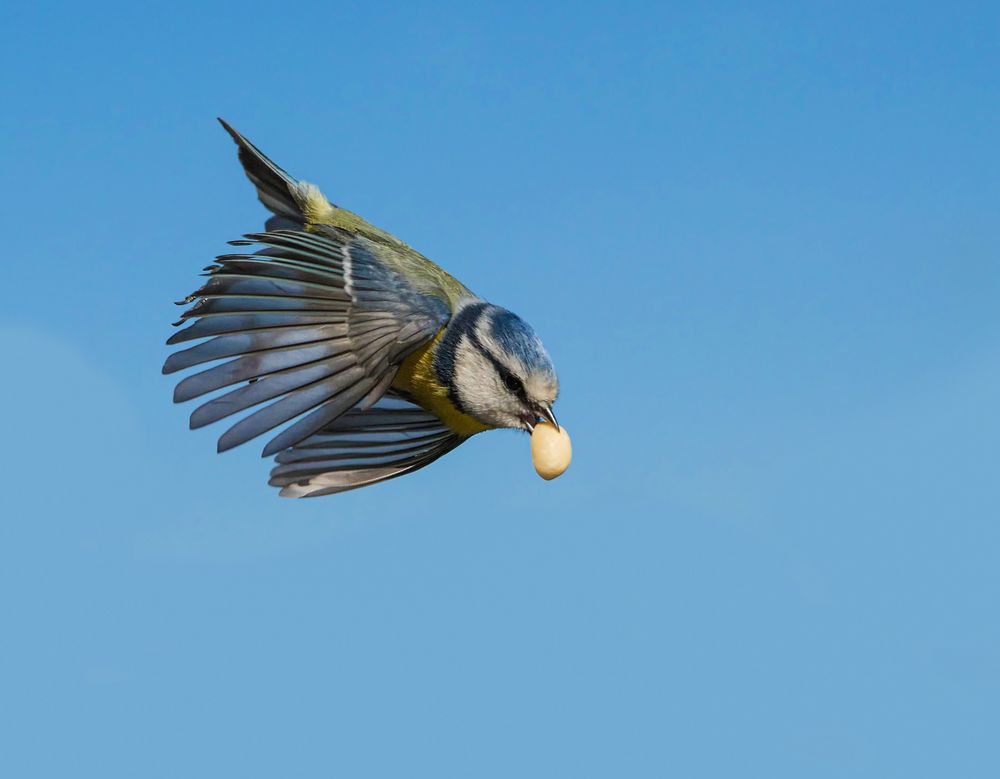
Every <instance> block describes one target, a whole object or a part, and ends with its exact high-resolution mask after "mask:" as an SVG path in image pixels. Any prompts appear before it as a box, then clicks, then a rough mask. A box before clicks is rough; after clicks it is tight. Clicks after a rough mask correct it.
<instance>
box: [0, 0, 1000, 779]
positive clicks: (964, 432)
mask: <svg viewBox="0 0 1000 779" xmlns="http://www.w3.org/2000/svg"><path fill="white" fill-rule="evenodd" d="M4 27H5V30H4V35H3V37H4V45H3V46H2V47H0V65H2V67H3V72H4V73H5V74H6V78H5V79H4V80H3V83H2V84H0V97H2V104H3V105H4V110H3V111H2V112H0V141H2V142H0V170H2V171H3V179H4V183H5V186H4V189H3V193H2V194H0V200H2V204H0V205H2V208H0V223H2V224H3V226H4V253H5V255H6V258H7V261H6V263H5V273H4V289H5V291H6V294H4V295H3V298H2V306H0V354H2V355H3V359H4V369H3V381H2V382H0V398H2V405H3V408H4V409H6V412H5V414H4V428H5V429H4V432H5V436H6V446H5V447H4V453H3V455H2V458H3V469H2V472H3V474H4V475H3V487H4V489H3V492H2V499H0V500H2V507H3V508H2V516H3V520H2V521H0V620H2V625H3V629H2V633H0V701H3V703H2V704H0V774H2V775H3V776H11V777H19V778H20V777H66V776H74V777H90V776H93V777H102V779H108V778H109V777H136V776H141V777H146V778H148V779H153V778H154V777H164V778H166V777H178V776H184V777H188V778H190V779H193V778H195V777H213V779H214V777H220V776H241V777H275V776H282V777H300V776H301V777H312V776H342V777H402V776H406V777H424V776H426V777H435V779H440V778H441V777H558V776H572V777H612V776H623V777H661V776H677V777H694V778H698V777H726V778H727V779H728V778H729V777H734V776H767V777H776V778H783V777H788V778H789V779H793V778H794V779H801V777H810V779H825V778H826V777H830V778H831V779H832V778H833V777H837V778H838V779H839V778H842V777H852V778H853V779H858V778H861V777H872V779H876V778H877V779H886V777H906V778H907V779H913V778H914V777H941V776H961V777H969V778H971V777H995V776H997V775H1000V740H998V739H997V732H998V728H1000V620H998V619H997V608H998V601H1000V565H998V560H1000V477H998V464H1000V444H998V441H1000V412H998V398H1000V309H998V306H997V299H998V295H1000V263H998V260H1000V257H998V251H997V246H998V238H1000V232H998V224H1000V222H998V218H997V217H998V206H1000V185H998V182H1000V145H998V143H997V139H998V137H1000V82H998V73H1000V11H998V10H997V6H996V4H990V3H983V4H974V3H958V4H949V5H948V6H947V8H945V7H944V6H943V5H941V4H931V3H905V4H904V3H879V4H873V3H843V2H838V3H808V4H805V3H768V2H764V3H756V4H753V5H752V7H746V6H744V5H743V4H735V3H719V4H713V5H711V6H708V5H703V4H698V6H697V8H695V7H694V4H675V5H668V4H662V3H628V2H625V3H616V4H609V5H602V4H598V3H579V4H575V6H574V8H573V10H572V11H571V12H570V11H567V9H566V8H565V7H564V6H563V4H557V3H550V4H547V5H529V4H520V3H503V4H495V5H492V6H490V5H483V4H477V3H471V4H470V3H455V4H444V3H439V4H433V3H432V4H379V3H372V2H365V3H322V4H308V3H307V4H297V5H296V6H295V7H294V8H289V9H288V10H286V11H278V10H275V9H274V8H273V7H270V6H266V5H264V4H260V5H257V4H255V3H252V2H249V3H240V4H233V5H228V6H227V5H224V4H213V3H208V4H202V3H199V4H193V3H175V4H172V5H169V6H163V7H159V8H157V7H143V6H141V5H139V4H135V3H132V4H121V5H110V4H103V3H88V4H87V6H86V10H82V9H81V7H80V6H79V5H78V4H70V3H58V2H57V3H45V4H20V5H19V6H18V7H17V8H12V9H10V10H9V11H5V24H4ZM216 116H223V117H225V118H226V119H227V120H228V121H230V122H231V123H232V124H233V125H234V126H235V127H236V128H237V129H238V130H240V131H241V132H242V133H244V134H245V135H246V136H247V137H248V138H250V140H252V141H253V142H254V143H255V144H257V145H258V146H260V147H261V149H262V150H263V151H264V152H265V153H267V154H268V155H270V156H271V157H272V158H273V159H274V160H275V161H276V162H277V163H278V164H280V165H282V166H283V167H285V168H286V169H287V170H288V171H289V172H290V173H292V174H293V175H296V176H299V177H302V178H306V179H308V180H310V181H313V182H315V183H317V184H318V185H319V186H320V187H321V188H322V189H323V191H324V193H325V194H327V195H328V196H329V197H330V198H331V199H332V200H333V201H334V202H336V203H338V204H341V205H344V206H345V207H347V208H350V209H351V210H354V211H356V212H358V213H360V214H362V215H364V216H365V217H366V218H368V219H369V220H371V221H372V222H374V223H375V224H377V225H379V226H381V227H383V228H385V229H388V230H389V231H391V232H393V233H394V234H396V235H398V236H399V237H401V238H402V239H403V240H405V241H406V242H408V243H409V244H411V245H413V246H414V247H416V248H418V249H419V250H421V251H422V252H424V253H425V254H427V255H428V256H430V257H431V258H433V259H435V260H436V261H437V262H439V263H440V264H441V265H442V266H443V267H445V268H446V269H447V270H448V271H449V272H451V273H452V274H454V275H455V276H457V277H458V278H459V279H461V280H462V281H463V282H464V283H465V284H466V285H468V286H469V287H470V288H471V289H473V290H474V291H476V292H477V293H478V294H480V295H482V296H483V297H485V298H487V299H489V300H491V301H493V302H496V303H498V304H500V305H504V306H507V307H509V308H511V309H512V310H514V311H516V312H517V313H518V314H520V315H521V316H523V317H524V318H525V319H526V320H528V321H529V322H531V324H532V325H533V326H534V327H535V329H536V330H537V331H538V332H539V334H540V335H541V336H542V338H543V340H544V341H545V344H546V346H547V348H548V350H549V352H550V353H551V355H552V357H553V359H554V361H555V364H556V367H557V369H558V370H559V374H560V381H561V385H562V395H561V397H560V400H559V402H558V404H557V405H556V411H557V413H558V415H559V419H560V421H561V422H563V423H564V424H565V425H566V426H567V428H568V429H569V430H570V432H571V433H572V435H573V441H574V455H575V461H574V463H573V466H572V468H571V469H570V471H568V472H567V474H566V475H565V476H564V477H562V478H560V479H558V480H557V481H554V482H551V483H545V482H543V481H541V480H540V479H538V478H537V477H536V476H535V475H534V473H533V471H532V469H531V463H530V457H529V450H528V440H527V439H526V438H525V437H524V436H523V435H519V434H516V433H504V432H501V433H492V434H487V435H483V436H480V437H478V438H477V439H475V440H473V441H472V442H470V443H469V444H467V445H465V446H463V447H461V448H460V449H459V450H457V451H456V452H454V453H452V454H451V455H449V456H447V457H446V458H444V459H443V460H441V461H439V462H438V463H435V464H434V465H433V466H431V467H429V468H427V469H425V470H423V471H420V472H419V473H417V474H415V475H413V476H409V477H406V478H403V479H399V480H395V481H393V482H390V483H387V484H384V485H380V486H376V487H374V488H371V489H365V490H360V491H357V492H353V493H349V494H345V495H341V496H336V497H332V498H323V499H318V500H312V501H286V500H280V499H279V498H278V497H277V495H276V491H274V490H273V489H271V488H269V487H267V485H266V477H267V471H268V463H267V462H265V461H262V460H261V459H260V458H259V456H258V455H259V451H260V448H261V447H260V445H259V444H258V443H256V442H254V443H252V444H249V445H246V446H244V447H241V448H240V449H238V450H236V451H233V452H229V453H227V454H225V455H221V456H219V455H216V454H215V439H216V438H217V436H218V435H219V434H220V433H221V432H222V428H221V426H213V427H211V428H209V429H207V430H199V431H197V432H189V431H188V430H187V415H188V414H189V413H190V410H191V407H175V406H173V405H172V403H171V391H172V385H173V383H174V382H173V379H172V378H167V377H163V376H161V375H160V366H161V364H162V362H163V360H164V358H165V357H166V355H167V353H168V349H167V348H166V347H165V346H164V341H165V339H166V338H167V337H168V336H169V335H170V333H171V332H172V330H171V327H170V323H171V322H172V321H173V320H174V319H175V318H176V316H177V314H178V311H179V309H178V308H177V307H175V306H174V305H173V303H172V301H175V300H179V299H181V298H182V297H183V296H184V295H186V294H187V293H189V292H191V291H192V290H193V289H195V288H196V287H197V286H198V284H199V277H198V275H197V274H198V273H199V272H200V270H201V269H202V267H203V266H205V265H207V264H208V263H209V262H211V260H212V258H213V256H214V255H216V254H219V253H223V252H224V251H226V249H227V247H226V244H225V242H226V241H227V240H229V239H232V238H236V237H238V236H239V235H240V234H242V233H245V232H248V231H253V230H257V229H259V228H260V227H261V225H262V222H263V219H264V216H265V213H264V210H263V209H262V207H261V206H260V205H259V204H258V203H257V202H256V199H255V197H254V195H253V191H252V188H251V187H250V185H249V184H248V182H247V181H246V180H245V178H244V177H243V175H242V173H241V171H240V168H239V165H238V163H237V161H236V155H235V148H234V146H233V144H232V142H231V141H230V139H229V138H228V137H227V136H226V135H225V133H224V132H223V131H222V130H221V128H219V126H218V125H217V124H216V123H215V117H216Z"/></svg>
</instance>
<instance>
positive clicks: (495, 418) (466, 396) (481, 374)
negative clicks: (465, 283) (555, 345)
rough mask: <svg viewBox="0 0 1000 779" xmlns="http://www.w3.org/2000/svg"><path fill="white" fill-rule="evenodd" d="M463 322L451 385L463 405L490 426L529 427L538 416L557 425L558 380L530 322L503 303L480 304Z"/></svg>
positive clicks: (531, 426) (532, 426)
mask: <svg viewBox="0 0 1000 779" xmlns="http://www.w3.org/2000/svg"><path fill="white" fill-rule="evenodd" d="M476 309H477V310H475V311H470V314H472V316H469V317H467V318H466V319H465V321H464V322H463V323H461V326H460V331H459V338H458V339H457V341H456V343H455V348H454V355H453V357H454V365H453V371H452V376H451V390H452V392H453V393H454V394H455V395H456V396H457V400H458V402H459V405H460V407H461V408H462V409H463V410H465V412H466V413H468V414H470V415H471V416H473V417H475V418H476V419H477V420H479V421H480V422H482V423H483V424H485V425H488V426H489V427H510V428H518V429H521V430H527V431H529V432H530V431H531V430H533V429H534V427H535V424H536V423H537V422H538V420H539V419H544V420H547V421H549V422H551V423H552V424H553V425H555V426H556V427H558V426H559V424H558V422H556V418H555V414H553V413H552V404H553V403H554V402H555V400H556V396H557V395H558V394H559V379H558V378H557V377H556V371H555V368H554V367H553V366H552V360H551V359H550V358H549V355H548V352H546V351H545V347H544V346H543V345H542V341H541V339H540V338H539V337H538V336H537V335H536V334H535V331H534V330H533V329H532V328H531V326H530V325H529V324H528V323H527V322H525V321H524V320H523V319H521V318H520V317H519V316H517V315H516V314H513V313H511V312H510V311H508V310H507V309H505V308H500V307H499V306H493V305H489V304H480V305H478V306H476Z"/></svg>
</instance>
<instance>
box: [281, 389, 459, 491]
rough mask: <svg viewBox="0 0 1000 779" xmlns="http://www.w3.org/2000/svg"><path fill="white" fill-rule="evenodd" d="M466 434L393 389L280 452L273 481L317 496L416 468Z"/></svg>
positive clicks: (383, 479) (429, 461)
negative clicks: (401, 396)
mask: <svg viewBox="0 0 1000 779" xmlns="http://www.w3.org/2000/svg"><path fill="white" fill-rule="evenodd" d="M465 440H466V439H465V438H463V437H462V436H459V435H456V434H455V433H453V432H452V431H451V430H449V429H448V428H447V427H445V426H444V424H443V423H442V422H441V420H440V419H438V418H437V417H436V416H434V415H433V414H431V413H429V412H427V411H424V410H423V409H422V408H420V407H419V406H415V405H413V404H412V403H409V402H408V401H406V400H403V399H402V398H400V397H398V396H396V395H393V394H392V393H390V394H388V395H386V396H385V397H383V398H382V399H381V400H380V401H379V402H378V403H377V404H376V405H374V406H372V407H371V408H368V409H364V410H362V409H359V408H355V409H352V410H350V411H348V412H347V413H346V414H344V415H342V416H340V417H338V418H337V419H336V420H335V421H334V422H332V423H330V424H329V425H327V426H326V427H324V428H323V429H322V430H320V431H319V432H317V433H315V434H314V435H311V436H309V437H308V438H307V439H305V440H304V441H301V442H299V443H298V444H296V445H295V446H294V447H292V448H291V449H286V450H285V451H283V452H281V453H280V454H278V456H277V458H275V459H276V462H277V463H278V464H277V466H276V467H275V468H274V469H273V470H272V471H271V480H270V484H271V486H274V487H281V495H282V497H286V498H313V497H319V496H321V495H333V494H334V493H338V492H346V491H347V490H353V489H357V488H358V487H367V486H368V485H370V484H375V483H377V482H380V481H385V480H386V479H393V478H395V477H397V476H403V475H405V474H407V473H412V472H413V471H415V470H418V469H419V468H423V467H424V466H425V465H429V464H430V463H432V462H434V461H435V460H436V459H438V458H439V457H441V456H442V455H445V454H447V453H448V452H450V451H451V450H452V449H454V448H455V447H456V446H458V445H459V444H461V443H462V442H463V441H465Z"/></svg>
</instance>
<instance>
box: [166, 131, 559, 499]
mask: <svg viewBox="0 0 1000 779" xmlns="http://www.w3.org/2000/svg"><path fill="white" fill-rule="evenodd" d="M220 122H222V120H220ZM222 125H223V127H225V129H226V130H227V131H228V132H229V134H230V135H231V136H232V138H233V139H234V140H235V141H236V144H237V146H238V148H239V158H240V161H241V162H242V164H243V167H244V171H245V172H246V174H247V177H248V178H249V179H250V181H251V182H252V183H253V184H254V186H255V187H256V188H257V194H258V197H259V199H260V201H261V202H262V203H263V204H264V205H265V206H266V207H267V208H268V209H269V210H270V211H271V212H272V213H273V216H272V217H271V218H270V219H268V220H267V223H266V231H265V232H263V233H251V234H248V235H246V236H245V237H244V239H242V240H239V241H233V242H232V243H233V244H234V245H237V246H251V245H258V246H260V247H263V248H258V249H257V250H256V251H255V252H254V253H252V254H227V255H223V256H221V257H219V258H217V262H216V264H215V265H213V266H210V267H209V268H207V269H206V270H207V275H208V277H209V279H208V281H207V282H206V284H205V285H204V286H202V287H201V288H200V289H199V290H197V291H196V292H195V293H193V294H192V295H190V296H189V297H188V298H186V299H185V300H184V301H182V303H193V304H194V305H193V306H192V307H191V308H190V309H188V310H187V311H186V312H185V313H184V314H183V315H182V317H181V321H180V322H178V323H177V324H182V323H186V322H188V321H189V320H192V319H193V320H195V321H194V323H193V324H191V325H189V326H188V327H187V328H185V329H184V330H181V331H179V332H177V333H175V334H174V336H172V337H171V338H170V339H169V341H168V344H177V343H184V342H187V341H193V340H201V339H207V340H202V342H201V343H199V344H197V345H195V346H192V347H189V348H186V349H184V350H182V351H179V352H176V353H174V354H173V355H171V356H170V357H169V358H168V359H167V361H166V363H165V365H164V373H173V372H174V371H178V370H182V369H185V368H189V367H192V366H194V365H199V364H202V363H205V362H213V361H217V360H221V359H223V358H227V357H234V358H235V359H233V360H231V361H229V362H224V363H221V364H218V365H215V366H214V367H212V368H209V369H207V370H203V371H202V372H200V373H196V374H194V375H191V376H188V377H187V378H186V379H184V380H183V381H181V382H180V383H179V384H178V385H177V388H176V390H175V392H174V400H175V401H177V402H182V401H185V400H189V399H192V398H195V397H199V396H202V395H206V394H208V393H210V392H213V391H215V390H220V389H223V388H226V387H231V386H233V385H239V386H237V388H236V389H231V390H228V391H227V392H225V393H224V394H221V395H219V396H217V397H214V398H212V399H211V400H208V401H207V402H205V403H204V404H203V405H201V406H199V407H198V408H197V409H196V410H195V411H194V412H193V413H192V415H191V426H192V427H193V428H194V427H201V426H203V425H206V424H209V423H211V422H214V421H217V420H219V419H222V418H225V417H228V416H231V415H233V414H236V413H239V412H243V411H248V410H249V409H251V408H254V407H255V406H259V408H257V409H256V410H254V411H253V412H252V413H249V414H248V415H247V416H245V417H243V418H242V419H240V420H239V421H238V422H236V423H235V424H234V425H233V426H232V427H230V428H229V430H227V431H226V432H225V433H224V434H223V435H222V437H221V438H220V439H219V451H224V450H226V449H230V448H232V447H234V446H237V445H239V444H242V443H244V442H246V441H248V440H250V439H252V438H255V437H257V436H258V435H261V434H262V433H264V432H267V431H269V430H274V429H275V428H277V427H279V426H281V425H283V424H285V423H287V422H293V423H292V424H291V425H290V426H288V427H285V428H283V429H282V430H281V432H279V433H278V434H277V435H276V436H275V437H274V438H273V439H272V440H271V441H270V442H269V443H268V444H267V446H266V447H265V448H264V452H263V454H264V456H270V455H276V460H277V463H278V464H277V467H275V468H274V469H273V470H272V472H271V484H273V485H275V486H280V487H282V495H287V496H293V497H302V496H314V495H325V494H331V493H336V492H343V491H345V490H348V489H354V488H357V487H362V486H366V485H368V484H373V483H377V482H380V481H384V480H385V479H389V478H393V477H396V476H401V475H403V474H405V473H409V472H412V471H414V470H417V469H419V468H421V467H423V466H425V465H427V464H429V463H430V462H433V461H434V460H435V459H437V458H438V457H440V456H442V455H443V454H445V453H447V452H449V451H451V450H452V449H454V448H455V447H456V446H458V445H459V444H461V443H462V442H463V441H465V440H467V439H468V438H469V437H470V436H472V435H475V434H476V433H480V432H483V431H485V430H489V429H493V428H497V427H512V428H518V429H524V430H529V431H530V430H531V429H533V427H534V424H535V422H536V421H537V420H538V419H539V418H542V419H548V420H550V421H551V422H552V423H553V424H555V417H554V415H553V414H552V403H553V402H554V401H555V399H556V395H557V393H558V380H557V379H556V374H555V370H554V368H553V367H552V363H551V360H550V359H549V357H548V354H547V353H546V352H545V349H544V347H543V346H542V343H541V341H540V340H539V339H538V337H537V335H535V333H534V331H533V330H532V329H531V328H530V327H529V326H528V325H527V324H526V323H525V322H524V321H523V320H521V319H520V318H519V317H517V316H516V315H515V314H513V313H511V312H510V311H507V310H506V309H503V308H500V307H498V306H494V305H492V304H490V303H487V302H486V301H484V300H482V299H480V298H479V297H477V296H476V295H474V294H473V293H472V292H471V291H470V290H469V289H468V288H467V287H465V285H463V284H462V283H461V282H459V281H458V280H457V279H455V278H454V277H452V276H451V275H449V274H448V273H447V272H445V271H444V270H443V269H442V268H440V267H439V266H438V265H436V264H435V263H433V262H431V261H430V260H429V259H427V258H426V257H424V256H423V255H422V254H420V253H419V252H417V251H415V250H414V249H412V248H410V247H409V246H407V245H406V244H405V243H403V242H402V241H400V240H399V239H397V238H395V237H394V236H392V235H391V234H389V233H387V232H385V231H383V230H381V229H379V228H377V227H375V226H374V225H371V224H369V223H368V222H367V221H365V220H364V219H362V218H361V217H360V216H358V215H356V214H353V213H351V212H350V211H348V210H346V209H342V208H338V207H337V206H335V205H333V204H332V203H330V202H329V201H328V200H327V199H326V198H325V197H324V196H323V195H322V193H321V192H320V190H319V189H318V188H317V187H316V186H314V185H312V184H309V183H307V182H301V181H296V180H295V179H292V178H291V177H290V176H288V174H287V173H285V172H284V171H283V170H281V168H279V167H277V166H276V165H275V164H274V163H273V162H271V161H270V160H269V159H268V158H267V157H265V156H264V155H263V154H262V153H261V152H260V151H259V150H258V149H257V148H256V147H254V146H253V145H252V144H251V143H250V142H249V141H247V140H246V139H245V138H243V136H242V135H240V134H239V133H237V132H236V131H235V130H233V129H232V128H231V127H230V126H229V125H228V124H226V123H225V122H222ZM293 420H294V421H293Z"/></svg>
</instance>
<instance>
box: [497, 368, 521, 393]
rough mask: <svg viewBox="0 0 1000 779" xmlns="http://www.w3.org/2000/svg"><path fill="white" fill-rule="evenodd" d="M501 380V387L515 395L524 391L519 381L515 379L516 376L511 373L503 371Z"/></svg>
mask: <svg viewBox="0 0 1000 779" xmlns="http://www.w3.org/2000/svg"><path fill="white" fill-rule="evenodd" d="M502 378H503V385H504V386H505V387H506V388H507V389H508V390H510V391H511V392H513V393H514V394H515V395H516V394H519V393H520V392H522V391H523V390H524V385H523V384H522V383H521V380H520V379H519V378H517V376H515V375H514V374H513V373H508V372H507V371H504V373H503V377H502Z"/></svg>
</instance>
